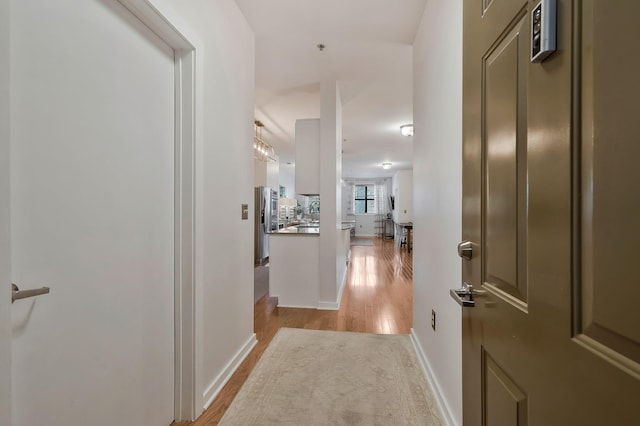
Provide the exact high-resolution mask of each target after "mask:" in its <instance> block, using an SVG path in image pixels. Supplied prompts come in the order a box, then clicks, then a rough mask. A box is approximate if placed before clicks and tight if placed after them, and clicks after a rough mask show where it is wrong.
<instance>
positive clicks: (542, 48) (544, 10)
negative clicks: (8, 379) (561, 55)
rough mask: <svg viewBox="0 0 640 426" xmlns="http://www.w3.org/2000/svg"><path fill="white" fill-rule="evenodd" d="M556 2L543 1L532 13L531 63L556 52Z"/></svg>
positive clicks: (550, 0) (554, 0) (552, 0)
mask: <svg viewBox="0 0 640 426" xmlns="http://www.w3.org/2000/svg"><path fill="white" fill-rule="evenodd" d="M556 12H557V9H556V0H541V1H540V3H538V4H537V5H536V6H535V7H534V8H533V10H532V11H531V62H542V61H544V60H545V59H546V58H547V57H548V56H549V55H551V54H552V53H553V52H555V51H556Z"/></svg>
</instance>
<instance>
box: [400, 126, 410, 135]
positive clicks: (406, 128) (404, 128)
mask: <svg viewBox="0 0 640 426" xmlns="http://www.w3.org/2000/svg"><path fill="white" fill-rule="evenodd" d="M400 132H401V133H402V136H413V124H404V125H402V126H400Z"/></svg>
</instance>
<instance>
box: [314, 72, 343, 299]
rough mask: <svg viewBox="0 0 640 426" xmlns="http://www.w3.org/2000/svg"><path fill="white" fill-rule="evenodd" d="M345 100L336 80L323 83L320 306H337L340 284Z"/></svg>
mask: <svg viewBox="0 0 640 426" xmlns="http://www.w3.org/2000/svg"><path fill="white" fill-rule="evenodd" d="M341 152H342V103H341V100H340V93H339V91H338V87H337V84H336V81H335V79H325V80H323V81H322V82H321V84H320V288H319V291H318V298H319V302H320V307H332V308H334V307H335V305H336V303H337V301H338V288H339V286H340V283H338V281H341V280H339V279H338V278H337V277H338V275H340V273H341V271H340V269H339V266H338V264H339V259H338V252H339V250H338V246H339V244H340V238H339V232H340V230H339V228H340V225H341V223H340V222H341V221H342V219H341V217H342V212H341V202H342V184H341V180H340V178H341V174H342V154H341Z"/></svg>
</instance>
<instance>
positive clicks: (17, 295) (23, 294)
mask: <svg viewBox="0 0 640 426" xmlns="http://www.w3.org/2000/svg"><path fill="white" fill-rule="evenodd" d="M47 293H49V287H42V288H34V289H31V290H20V289H19V288H18V286H17V285H15V284H11V303H13V302H15V301H16V300H18V299H26V298H27V297H33V296H39V295H41V294H47Z"/></svg>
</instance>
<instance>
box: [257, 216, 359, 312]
mask: <svg viewBox="0 0 640 426" xmlns="http://www.w3.org/2000/svg"><path fill="white" fill-rule="evenodd" d="M349 229H350V228H349V227H346V229H345V228H342V227H340V228H338V229H336V232H338V233H340V241H341V243H340V250H339V253H340V254H339V256H340V258H341V259H342V260H341V261H343V262H345V263H346V261H347V256H348V253H349V244H350V236H349ZM269 246H270V253H269V291H270V293H271V296H273V297H277V298H278V306H280V307H289V308H312V309H318V308H321V309H327V307H325V306H324V305H323V303H321V302H320V300H319V299H320V298H319V294H320V266H319V265H320V224H319V223H310V224H301V225H297V226H290V227H288V228H284V229H280V230H279V231H277V232H273V233H271V234H269ZM343 265H344V264H343ZM341 281H342V284H344V277H342V280H341ZM334 285H335V284H334ZM340 290H342V286H340ZM337 303H338V304H339V300H338V302H337ZM335 308H336V309H337V306H336V307H335ZM328 309H334V308H333V307H329V308H328Z"/></svg>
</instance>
